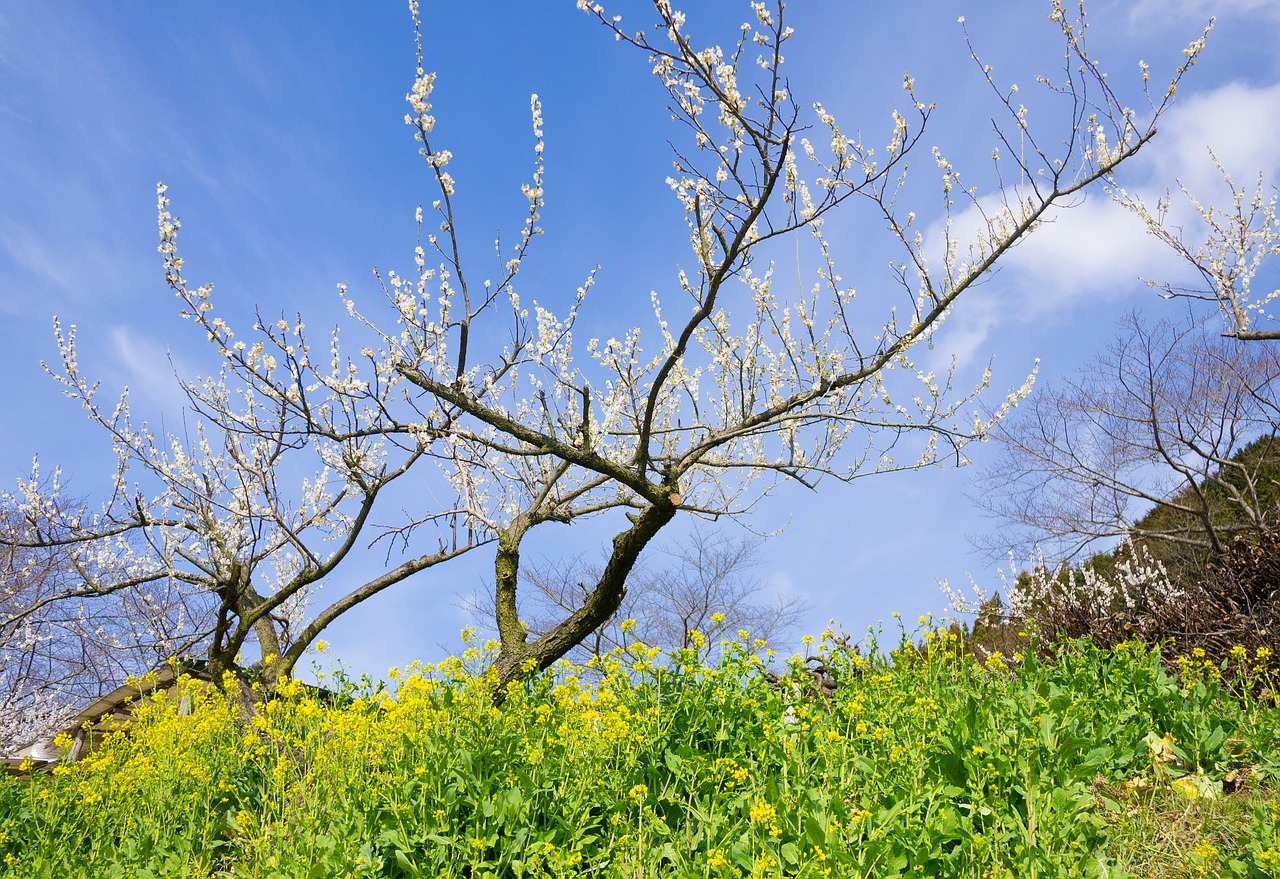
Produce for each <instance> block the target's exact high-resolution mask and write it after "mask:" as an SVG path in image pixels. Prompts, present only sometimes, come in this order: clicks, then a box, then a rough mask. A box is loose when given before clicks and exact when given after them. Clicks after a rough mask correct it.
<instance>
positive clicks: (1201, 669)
mask: <svg viewBox="0 0 1280 879" xmlns="http://www.w3.org/2000/svg"><path fill="white" fill-rule="evenodd" d="M917 637H919V638H920V641H919V643H920V644H921V645H923V646H924V647H925V648H926V649H923V650H922V649H917V648H915V647H914V646H912V639H911V638H910V637H908V636H907V635H906V634H905V633H903V635H902V637H901V639H900V641H899V643H898V644H897V645H896V646H895V647H894V648H893V649H892V650H885V649H882V648H881V647H879V646H877V645H876V643H875V642H874V641H872V643H871V645H870V648H868V647H867V646H865V645H864V647H863V650H862V655H857V654H854V653H851V652H849V651H845V650H843V649H842V648H840V647H839V646H838V645H837V644H836V642H835V641H834V639H832V638H831V637H830V636H827V637H826V638H824V639H823V640H821V641H819V642H816V643H813V642H810V643H807V644H806V645H805V646H806V649H807V650H809V651H811V652H812V653H813V654H814V655H815V656H817V657H820V658H821V659H822V661H823V662H824V663H825V664H826V666H827V667H828V668H829V670H830V679H834V681H835V682H836V684H837V686H836V687H835V688H834V690H833V691H832V692H830V693H829V694H828V693H826V692H825V690H826V689H829V688H830V681H828V682H827V687H826V688H824V687H823V686H822V685H821V684H822V683H823V681H822V680H821V679H820V677H819V676H817V675H814V674H808V673H805V672H804V671H803V670H802V668H801V666H800V664H799V663H797V664H796V665H795V666H793V668H792V670H791V671H790V673H789V674H788V675H787V676H785V677H784V678H783V679H782V680H781V681H778V682H771V681H770V680H769V679H768V678H767V677H766V676H765V675H764V674H763V662H762V660H761V659H760V658H759V657H758V656H757V655H756V653H755V652H754V651H757V650H758V648H759V645H758V644H757V643H753V642H752V641H751V640H750V638H749V637H745V636H744V638H743V639H742V640H740V641H739V642H737V643H736V644H732V645H727V646H725V647H723V649H722V650H720V651H718V652H719V653H720V654H721V657H720V658H719V659H718V660H716V661H711V660H710V659H709V658H708V654H707V652H706V649H705V648H704V649H703V650H701V651H684V652H681V653H679V654H676V655H674V656H669V657H663V656H659V655H658V654H657V651H649V652H647V653H646V652H640V653H633V654H631V655H627V656H617V657H615V658H614V659H613V660H611V661H610V662H609V663H608V664H607V667H605V668H598V669H576V668H572V667H561V668H559V669H557V670H555V671H554V672H553V673H548V674H545V675H542V676H540V677H538V678H536V679H535V680H533V681H532V682H530V683H528V684H526V685H525V686H523V687H520V688H516V689H513V690H512V692H511V695H510V698H509V699H508V700H507V702H506V704H505V706H504V707H503V708H502V710H497V709H494V708H493V707H492V702H491V700H490V698H489V696H490V692H491V690H490V685H489V684H488V683H487V682H486V681H485V680H484V679H483V678H482V677H481V676H479V675H477V674H476V673H475V670H476V669H479V668H481V667H483V665H484V664H485V661H486V659H487V651H491V650H492V647H493V645H489V646H488V647H487V648H486V647H483V646H479V645H473V646H472V647H471V648H470V649H468V650H467V652H466V653H465V654H464V655H463V656H462V657H459V658H455V659H450V660H448V661H446V662H444V663H441V664H440V665H438V666H435V667H432V668H421V667H417V666H414V667H412V668H410V669H408V670H405V671H400V670H396V669H392V670H391V672H390V673H389V680H388V682H387V683H386V684H385V685H384V684H379V683H371V682H364V683H363V684H352V683H351V682H349V681H345V680H344V679H342V676H341V675H338V678H339V683H340V684H341V686H342V689H343V697H342V698H341V699H340V700H338V701H337V702H335V703H334V704H326V703H324V702H321V701H317V699H316V698H315V696H314V695H313V694H312V693H311V692H310V691H308V690H307V689H306V688H303V687H302V686H300V685H286V686H285V688H284V691H283V692H282V693H281V694H280V697H279V698H277V699H275V700H274V701H270V702H267V703H266V704H265V705H263V706H261V708H260V710H259V711H258V712H257V713H256V714H254V715H252V716H251V717H249V718H247V719H245V720H242V719H241V714H240V710H239V709H237V708H236V707H235V706H234V705H233V704H231V703H229V702H228V700H227V699H225V698H224V697H223V696H221V695H220V694H218V693H217V692H205V691H202V690H201V689H200V688H199V687H198V686H197V685H196V684H194V683H192V684H190V685H189V686H188V695H190V696H192V699H191V700H190V702H191V705H192V710H191V711H190V712H189V713H188V714H186V715H183V714H181V713H180V711H179V705H178V701H177V700H176V699H175V698H173V697H165V696H164V695H163V694H160V695H158V696H157V697H156V698H155V699H153V700H152V701H151V702H150V703H149V704H148V705H146V706H144V707H143V708H142V709H140V712H139V713H140V714H141V717H142V719H141V720H140V721H139V722H138V723H137V724H136V725H135V726H134V727H133V728H131V729H130V730H129V731H128V732H127V733H122V734H118V735H115V736H111V737H108V738H107V739H106V740H105V742H103V743H102V745H101V747H100V748H99V749H98V750H96V751H95V752H94V753H92V754H90V755H89V756H88V757H86V758H83V759H81V760H80V761H78V762H76V763H74V764H71V765H66V766H60V767H58V768H57V769H56V770H55V771H54V772H53V773H52V774H49V775H43V776H40V777H37V778H36V779H35V780H34V781H33V783H32V784H31V785H30V786H27V785H24V784H22V783H21V782H19V781H17V780H15V779H6V780H4V781H3V782H2V783H0V864H2V865H3V866H2V867H0V870H5V871H7V872H5V873H4V875H11V876H49V877H65V876H103V877H111V876H120V877H148V876H154V877H161V876H164V877H177V876H202V877H207V876H254V877H264V879H265V877H272V879H274V877H344V876H351V877H375V876H377V877H417V876H422V877H437V876H439V877H472V879H479V877H485V876H500V877H508V876H510V877H561V876H564V877H568V876H617V877H624V876H625V877H630V879H634V877H656V876H678V877H694V876H697V877H731V876H741V877H748V876H750V877H772V876H797V877H825V876H832V877H845V876H877V877H889V876H971V877H1002V876H1008V877H1019V879H1022V877H1033V876H1035V877H1055V876H1112V877H1118V876H1124V875H1136V876H1152V877H1154V876H1162V877H1166V876H1174V877H1176V876H1186V877H1193V876H1251V877H1259V876H1273V875H1280V793H1277V782H1278V773H1280V711H1278V710H1277V707H1276V703H1275V698H1274V691H1275V685H1276V682H1275V680H1274V679H1273V678H1272V677H1271V672H1270V671H1268V670H1267V665H1268V664H1267V662H1266V660H1268V658H1269V657H1267V656H1266V655H1263V656H1261V657H1259V656H1257V655H1249V654H1246V653H1243V652H1241V651H1238V652H1237V653H1236V654H1235V655H1233V657H1232V661H1231V662H1230V663H1227V664H1225V667H1223V668H1219V667H1216V666H1211V665H1209V666H1206V665H1205V664H1203V663H1200V664H1197V663H1196V662H1195V661H1193V660H1183V661H1182V662H1181V665H1180V667H1178V668H1174V669H1172V670H1170V669H1166V667H1165V666H1164V665H1163V664H1162V662H1161V660H1160V657H1159V655H1158V654H1157V653H1155V652H1152V651H1149V650H1148V649H1146V648H1144V647H1141V646H1138V645H1134V644H1124V645H1121V646H1120V647H1119V648H1117V649H1114V650H1111V651H1101V650H1098V649H1095V648H1094V647H1092V646H1091V645H1089V644H1088V643H1074V644H1068V645H1063V646H1062V647H1061V648H1060V649H1059V650H1057V651H1056V654H1055V656H1054V657H1053V658H1051V659H1044V658H1037V656H1036V654H1035V651H1034V650H1033V649H1031V647H1032V645H1031V641H1030V639H1027V643H1028V647H1027V649H1026V650H1024V651H1023V652H1022V653H1021V654H1020V655H1018V656H999V655H995V656H992V657H991V658H989V659H988V660H986V661H985V662H979V661H978V660H975V659H974V658H972V657H971V656H968V655H967V654H966V652H965V651H964V650H963V649H962V645H961V644H960V643H959V636H958V635H956V634H955V633H954V632H951V633H948V632H945V631H940V630H939V631H925V632H924V634H923V636H917ZM807 640H809V639H807ZM815 664H816V663H810V667H812V666H813V665H815ZM1171 672H1172V673H1171Z"/></svg>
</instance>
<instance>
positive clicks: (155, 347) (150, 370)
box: [111, 326, 194, 416]
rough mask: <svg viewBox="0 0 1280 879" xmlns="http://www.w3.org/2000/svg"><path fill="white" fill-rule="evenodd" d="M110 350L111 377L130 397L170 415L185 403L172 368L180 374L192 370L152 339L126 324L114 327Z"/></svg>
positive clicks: (149, 407) (186, 404)
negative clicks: (112, 360) (126, 389)
mask: <svg viewBox="0 0 1280 879" xmlns="http://www.w3.org/2000/svg"><path fill="white" fill-rule="evenodd" d="M111 353H112V355H113V359H114V363H113V365H112V368H111V372H112V373H113V376H112V377H113V378H114V379H115V380H117V381H118V382H119V383H120V384H121V385H126V386H128V388H129V394H130V398H131V399H132V400H135V401H139V402H142V403H145V404H146V406H147V408H148V409H149V410H153V411H156V412H160V413H165V414H167V415H171V416H173V415H177V414H178V413H180V412H181V411H182V410H183V408H184V407H186V406H188V405H189V403H188V400H187V397H186V394H185V393H184V392H183V390H182V386H181V384H179V382H178V379H177V378H176V376H175V375H174V370H175V368H176V369H177V370H178V373H179V374H181V375H193V374H194V371H193V370H191V369H190V368H188V367H187V366H185V365H183V364H182V363H181V362H180V361H179V359H178V358H176V357H175V356H174V355H173V353H172V352H171V351H170V350H168V349H167V348H165V346H163V345H161V344H160V343H159V342H157V341H156V340H155V339H152V338H148V337H146V336H143V335H140V334H139V333H138V332H137V331H136V330H134V329H132V328H130V327H127V326H117V327H115V328H114V329H112V331H111Z"/></svg>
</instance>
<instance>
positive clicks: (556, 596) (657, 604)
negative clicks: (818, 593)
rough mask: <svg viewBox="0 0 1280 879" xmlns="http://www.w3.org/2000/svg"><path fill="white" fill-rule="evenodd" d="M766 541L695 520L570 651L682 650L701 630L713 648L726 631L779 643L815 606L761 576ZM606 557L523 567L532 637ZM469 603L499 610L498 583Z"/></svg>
mask: <svg viewBox="0 0 1280 879" xmlns="http://www.w3.org/2000/svg"><path fill="white" fill-rule="evenodd" d="M759 547H760V541H759V540H758V539H756V538H752V537H740V538H733V537H730V536H728V535H726V534H723V533H720V532H715V531H711V530H709V529H707V528H705V527H701V526H699V527H695V528H694V529H693V530H692V531H690V532H689V533H688V534H687V535H685V536H684V537H682V538H680V539H678V540H676V541H675V542H673V543H671V544H669V545H667V546H665V547H662V548H660V549H658V550H657V552H656V553H654V554H653V555H647V556H644V557H642V558H641V559H640V561H639V563H638V564H637V566H636V568H635V570H634V571H633V573H632V575H631V580H630V581H629V586H628V589H627V593H626V596H625V597H624V598H623V599H622V604H621V605H620V607H619V608H618V612H617V613H616V614H614V616H612V617H611V618H610V619H609V620H608V621H607V622H605V623H604V624H603V625H601V626H599V627H598V628H597V629H596V630H595V631H593V632H592V633H591V634H590V635H588V636H587V638H585V639H584V640H583V641H582V643H581V644H579V645H578V646H577V647H576V648H575V649H574V650H573V651H572V652H571V653H570V654H569V657H570V658H571V659H576V660H580V661H585V660H587V659H590V658H591V657H592V656H602V655H604V654H605V653H608V652H609V651H610V650H613V649H614V648H618V647H621V648H623V649H627V648H630V647H634V646H635V645H637V644H644V645H646V646H649V647H661V648H663V649H664V650H676V649H680V648H685V647H695V646H697V645H696V643H695V639H697V636H696V635H693V634H692V633H694V632H698V633H700V634H701V635H702V636H703V637H704V638H705V642H706V644H707V645H709V647H710V648H711V649H712V650H714V649H715V648H716V647H717V645H719V643H720V641H721V640H723V639H727V638H728V639H731V638H737V637H739V635H738V633H739V632H740V631H746V632H748V633H749V634H750V637H751V640H752V641H753V642H754V641H755V640H757V639H758V640H761V641H764V642H765V643H768V644H771V645H776V644H778V643H779V642H781V641H782V640H783V639H784V638H785V637H786V636H787V635H789V634H791V633H792V632H793V631H794V630H795V627H796V625H797V624H798V623H799V622H800V619H801V617H802V616H803V615H804V613H805V611H806V610H807V609H808V608H807V606H806V605H805V603H804V602H803V601H802V600H800V599H798V598H786V597H783V596H780V595H776V596H773V597H772V599H771V598H770V597H769V595H768V589H767V587H766V586H765V585H764V584H763V583H761V582H760V580H759V579H758V578H756V577H755V576H754V573H753V572H754V569H755V567H756V565H757V564H759V558H758V554H759ZM602 567H603V560H601V561H598V562H592V561H590V560H589V559H588V558H587V557H586V556H583V555H579V556H577V557H574V558H567V559H566V558H548V559H543V560H542V561H541V562H540V563H539V562H533V563H526V564H525V566H524V568H523V569H522V571H521V575H522V579H521V594H522V595H523V596H524V603H525V608H526V611H525V614H526V615H525V616H524V617H522V621H523V622H524V624H525V626H526V627H527V628H528V630H529V634H530V635H531V636H533V637H540V636H541V635H542V634H543V633H544V632H546V631H548V630H550V629H551V628H552V627H553V626H554V625H555V624H556V622H557V621H558V620H560V619H562V618H563V617H564V614H565V613H566V612H568V611H572V609H573V608H575V607H578V606H579V605H580V604H581V603H582V599H583V595H584V594H585V593H586V592H587V591H589V589H590V586H589V585H588V584H591V583H595V582H597V581H598V580H599V578H600V571H601V568H602ZM466 604H467V606H468V608H469V609H470V610H471V611H472V612H473V613H475V614H476V616H478V617H480V618H482V619H492V618H493V607H492V605H493V594H492V589H489V590H487V591H485V592H480V593H477V594H476V595H473V596H471V597H470V598H469V599H468V600H467V602H466Z"/></svg>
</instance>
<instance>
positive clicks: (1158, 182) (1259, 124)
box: [1149, 82, 1280, 197]
mask: <svg viewBox="0 0 1280 879" xmlns="http://www.w3.org/2000/svg"><path fill="white" fill-rule="evenodd" d="M1277 132H1280V83H1275V84H1273V85H1270V86H1265V87H1254V86H1250V85H1247V84H1245V83H1241V82H1233V83H1228V84H1227V85H1224V86H1222V87H1220V88H1217V89H1214V90H1213V91H1208V92H1202V93H1200V94H1194V95H1190V96H1188V97H1187V98H1185V99H1184V100H1181V101H1179V103H1177V104H1175V105H1174V107H1173V109H1172V110H1171V111H1170V112H1169V115H1168V116H1167V117H1165V121H1164V122H1163V124H1162V125H1161V126H1160V131H1159V133H1158V134H1157V135H1156V139H1155V141H1154V142H1153V143H1152V144H1151V146H1150V149H1151V156H1150V157H1149V158H1150V161H1151V165H1152V172H1151V173H1152V179H1151V181H1150V182H1151V183H1152V184H1154V185H1155V186H1158V187H1160V188H1164V187H1166V186H1168V187H1174V186H1175V185H1176V183H1177V182H1181V183H1182V184H1183V185H1185V186H1186V187H1187V188H1188V189H1189V190H1191V192H1193V193H1197V194H1198V193H1206V196H1205V197H1208V196H1212V195H1216V194H1218V193H1219V192H1221V187H1222V180H1221V178H1220V177H1219V175H1218V172H1217V169H1216V168H1215V167H1214V164H1213V160H1212V158H1211V157H1210V155H1209V150H1210V149H1212V150H1213V153H1214V155H1216V156H1217V157H1218V159H1219V161H1221V162H1222V164H1223V167H1225V168H1226V169H1227V171H1228V172H1230V173H1231V175H1232V176H1233V177H1234V178H1235V181H1236V183H1237V185H1245V184H1247V183H1248V182H1249V181H1250V180H1251V179H1254V178H1256V176H1257V175H1258V174H1263V175H1264V176H1266V177H1267V178H1268V179H1270V180H1271V181H1272V182H1276V178H1277V177H1278V176H1280V140H1277V137H1276V134H1277Z"/></svg>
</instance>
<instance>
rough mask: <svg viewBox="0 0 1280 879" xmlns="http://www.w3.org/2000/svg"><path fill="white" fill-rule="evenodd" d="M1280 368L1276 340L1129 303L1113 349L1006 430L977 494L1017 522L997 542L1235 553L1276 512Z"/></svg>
mask: <svg viewBox="0 0 1280 879" xmlns="http://www.w3.org/2000/svg"><path fill="white" fill-rule="evenodd" d="M1278 381H1280V348H1277V347H1276V345H1275V344H1274V343H1270V342H1259V343H1251V344H1244V343H1242V342H1240V341H1237V340H1235V339H1225V338H1222V337H1220V336H1219V335H1217V334H1216V333H1214V332H1212V331H1211V330H1210V329H1209V328H1208V327H1207V326H1206V324H1205V322H1204V321H1197V320H1194V319H1191V318H1188V319H1186V320H1184V321H1181V322H1178V323H1175V322H1172V321H1169V320H1162V321H1160V322H1158V323H1156V324H1154V325H1148V324H1146V323H1144V322H1143V320H1142V319H1141V318H1140V317H1139V316H1138V315H1137V314H1131V315H1129V316H1128V317H1126V318H1125V319H1124V320H1123V321H1122V322H1121V325H1120V331H1119V334H1118V335H1117V338H1116V340H1115V342H1114V343H1113V344H1112V345H1111V346H1110V347H1109V348H1108V349H1107V351H1106V353H1104V354H1102V355H1101V356H1099V357H1098V358H1097V359H1096V360H1095V361H1094V362H1093V363H1092V364H1091V365H1090V366H1088V367H1087V368H1085V369H1084V370H1082V371H1081V373H1080V374H1079V375H1078V376H1077V377H1075V378H1072V379H1068V380H1067V381H1065V382H1063V383H1062V385H1060V386H1059V387H1056V388H1045V389H1044V390H1040V391H1037V392H1036V393H1035V394H1033V395H1032V396H1031V397H1030V398H1029V399H1028V400H1027V401H1026V402H1025V403H1024V405H1023V406H1022V407H1021V408H1020V409H1019V411H1018V412H1017V413H1016V415H1015V416H1012V417H1010V418H1008V419H1005V420H1004V421H1002V422H1001V423H1000V424H999V425H998V426H997V428H996V430H995V431H993V433H992V436H993V437H994V438H995V440H996V441H997V442H998V443H999V445H1000V447H1001V454H1000V456H999V457H998V458H997V459H996V461H995V463H993V464H992V465H991V466H990V467H989V468H988V469H987V470H986V471H985V472H984V473H983V474H982V476H981V477H980V478H979V480H978V489H977V491H976V493H975V500H976V501H977V503H978V504H979V505H981V506H982V507H984V508H985V509H987V510H988V511H989V512H990V513H991V514H992V515H994V516H995V517H996V518H997V519H999V520H1001V521H1002V522H1003V523H1004V525H1005V526H1006V527H1004V528H1002V530H1001V531H1000V533H999V534H998V535H997V536H996V537H994V538H991V539H989V540H988V541H987V543H986V545H987V547H988V548H989V549H991V550H992V551H993V555H1002V554H1004V553H1006V552H1008V551H1010V550H1016V551H1019V552H1020V553H1025V551H1026V550H1027V549H1029V548H1030V547H1031V546H1032V545H1035V544H1043V545H1044V546H1045V548H1046V549H1049V548H1052V549H1054V550H1056V551H1057V554H1058V557H1059V558H1070V557H1072V556H1075V555H1078V554H1079V553H1081V552H1082V551H1085V550H1086V549H1088V548H1090V547H1094V546H1095V544H1097V543H1098V542H1099V541H1106V540H1109V539H1114V538H1120V537H1128V538H1131V539H1134V540H1136V541H1139V542H1145V543H1149V544H1152V545H1153V548H1156V547H1158V546H1163V547H1164V550H1163V551H1160V550H1157V553H1156V555H1157V557H1159V558H1161V560H1165V561H1183V560H1186V559H1188V558H1190V557H1194V556H1197V555H1200V556H1203V554H1205V553H1212V554H1219V553H1221V552H1222V551H1223V549H1224V548H1225V546H1226V545H1227V544H1228V543H1229V542H1230V538H1231V536H1232V535H1234V534H1238V533H1242V532H1249V531H1254V532H1256V531H1258V530H1260V529H1262V528H1263V527H1264V526H1265V524H1266V523H1267V522H1268V521H1274V519H1275V514H1276V510H1275V505H1276V500H1277V497H1278V494H1277V486H1276V485H1275V483H1274V474H1275V472H1276V465H1277V461H1280V438H1277V437H1276V434H1277V432H1278V431H1280V407H1277V405H1276V403H1275V399H1276V395H1275V391H1276V389H1277V382H1278ZM1246 449H1247V450H1248V453H1247V454H1242V453H1243V452H1245V451H1246ZM1179 557H1180V558H1179Z"/></svg>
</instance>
